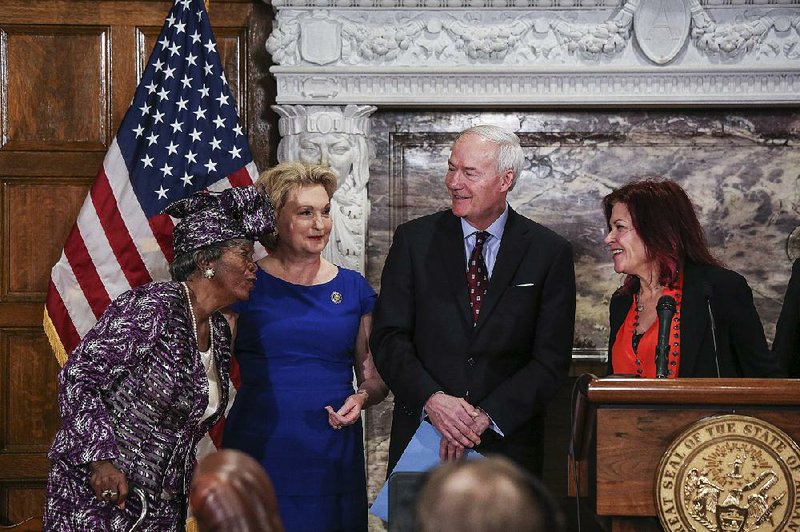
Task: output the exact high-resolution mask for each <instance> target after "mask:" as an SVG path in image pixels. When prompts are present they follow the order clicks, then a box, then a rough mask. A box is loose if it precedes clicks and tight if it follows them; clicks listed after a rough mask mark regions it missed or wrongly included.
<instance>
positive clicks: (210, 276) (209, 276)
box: [203, 266, 216, 279]
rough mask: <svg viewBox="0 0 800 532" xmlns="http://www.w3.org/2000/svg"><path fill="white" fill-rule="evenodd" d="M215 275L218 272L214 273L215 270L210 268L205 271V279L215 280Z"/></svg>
mask: <svg viewBox="0 0 800 532" xmlns="http://www.w3.org/2000/svg"><path fill="white" fill-rule="evenodd" d="M215 273H216V272H215V271H214V268H212V267H211V266H209V267H208V268H206V269H205V270H203V277H205V278H206V279H213V278H214V274H215Z"/></svg>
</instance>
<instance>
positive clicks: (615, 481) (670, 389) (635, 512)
mask: <svg viewBox="0 0 800 532" xmlns="http://www.w3.org/2000/svg"><path fill="white" fill-rule="evenodd" d="M585 377H586V376H585ZM579 384H582V386H581V388H582V389H580V390H579V392H578V397H577V400H576V404H575V415H574V419H573V442H574V443H573V449H572V453H571V454H572V455H573V456H574V457H575V462H573V461H572V459H571V461H570V469H571V470H572V469H573V468H574V466H575V464H576V463H577V469H578V470H579V471H581V472H582V476H584V479H582V480H585V482H581V484H582V486H581V494H582V495H588V496H589V498H588V500H589V501H590V505H591V506H592V510H593V511H594V513H595V514H596V515H597V516H598V517H599V518H600V520H602V521H606V522H609V521H610V529H611V530H613V531H615V532H617V531H636V532H644V531H647V530H661V526H660V525H659V522H658V513H657V508H656V499H655V482H656V473H657V469H658V466H659V462H660V460H661V458H662V456H663V455H664V453H665V452H666V451H667V450H668V449H669V448H670V445H671V444H672V442H673V440H675V438H676V437H677V436H679V435H680V434H681V433H682V432H683V431H685V430H686V429H687V428H688V427H690V426H691V425H692V424H694V423H695V422H697V421H699V420H702V419H704V418H707V417H710V416H719V415H725V414H740V415H744V416H752V417H755V418H758V419H760V420H763V421H766V422H768V423H771V424H772V425H774V426H775V427H777V428H779V429H781V430H782V431H783V432H785V433H786V435H788V436H789V437H790V438H791V439H793V440H794V441H795V442H800V381H798V380H790V379H636V378H616V377H606V378H603V379H598V378H588V377H587V378H584V379H583V380H582V382H581V380H579ZM571 491H573V492H574V489H571ZM571 494H574V493H571Z"/></svg>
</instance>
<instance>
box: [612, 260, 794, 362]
mask: <svg viewBox="0 0 800 532" xmlns="http://www.w3.org/2000/svg"><path fill="white" fill-rule="evenodd" d="M634 288H638V287H634ZM632 298H633V296H632V295H631V294H620V293H619V292H617V293H615V294H614V295H613V296H612V298H611V305H610V307H611V308H610V315H611V337H610V339H609V341H608V366H609V373H613V368H612V364H611V348H612V347H613V345H614V340H615V339H616V336H617V331H618V330H619V329H620V327H621V326H622V323H623V322H624V321H625V316H626V314H627V313H628V309H629V308H630V306H631V301H632ZM709 298H710V300H711V309H712V312H713V314H714V322H715V324H716V333H717V345H718V357H716V358H718V360H719V375H717V365H716V362H715V356H714V342H713V338H712V335H711V319H710V317H709V313H708V299H709ZM680 318H681V321H680V324H681V325H680V327H681V365H680V370H679V376H680V377H717V376H720V377H781V376H783V371H782V370H781V368H780V365H779V364H778V359H777V357H775V356H774V355H772V354H771V353H770V351H769V348H768V347H767V340H766V338H765V337H764V328H763V327H762V326H761V319H760V318H759V317H758V313H757V312H756V308H755V306H754V305H753V292H752V291H751V290H750V287H749V286H748V284H747V281H746V280H745V279H744V277H742V276H741V275H739V274H738V273H736V272H734V271H731V270H726V269H725V268H719V267H717V266H701V265H696V264H687V265H686V267H685V268H684V275H683V296H682V302H681V316H680ZM653 356H655V354H654V355H653Z"/></svg>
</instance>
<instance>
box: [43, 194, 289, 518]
mask: <svg viewBox="0 0 800 532" xmlns="http://www.w3.org/2000/svg"><path fill="white" fill-rule="evenodd" d="M166 212H167V214H170V215H171V216H174V217H176V218H181V221H180V222H179V223H178V224H177V225H176V227H175V231H174V248H175V260H174V261H173V262H172V264H171V265H170V273H171V274H172V278H173V281H167V282H153V283H149V284H146V285H144V286H141V287H139V288H135V289H133V290H130V291H128V292H126V293H124V294H122V295H121V296H119V297H118V298H117V299H116V300H114V302H112V303H111V305H109V307H108V309H107V310H106V311H105V313H104V314H103V316H102V317H101V318H100V320H99V321H98V322H97V324H96V325H95V326H94V327H93V328H92V329H91V330H90V331H89V332H88V333H87V334H86V336H85V337H84V338H83V340H82V341H81V343H80V345H78V347H77V348H76V349H75V351H73V353H72V354H71V356H70V358H69V360H68V361H67V364H66V365H65V366H64V369H63V370H62V371H61V374H60V375H59V384H60V391H59V406H60V409H61V418H62V425H61V429H60V430H59V431H58V433H57V434H56V438H55V441H54V442H53V445H52V447H51V449H50V453H49V457H50V460H51V466H50V474H49V478H48V483H47V502H46V505H45V512H44V529H45V530H57V531H64V530H92V531H94V530H114V531H116V530H125V531H127V530H129V529H130V528H131V527H132V526H133V524H134V523H135V522H136V520H137V518H138V517H139V515H140V513H141V509H142V506H143V501H142V497H143V498H144V499H145V500H146V503H147V507H148V512H147V517H146V518H145V520H144V522H142V523H141V524H140V528H139V530H182V529H183V528H184V523H185V518H186V507H187V490H188V487H189V482H190V481H191V477H192V470H193V467H194V461H195V449H196V446H197V443H198V441H199V440H200V439H201V438H202V437H203V436H204V435H205V433H206V432H207V431H208V429H209V427H211V426H212V425H213V424H214V423H215V422H216V421H217V420H218V419H219V418H220V416H221V415H222V414H223V412H224V411H225V407H226V405H227V402H228V387H227V383H228V377H229V368H230V340H231V333H230V328H229V327H228V324H227V322H226V320H225V318H224V317H223V315H222V314H221V313H220V312H219V309H221V308H223V307H226V306H228V305H230V304H231V303H234V302H236V301H242V300H246V299H247V297H248V296H249V294H250V291H251V290H252V289H253V286H254V282H255V271H256V266H255V263H254V262H253V256H252V255H253V242H252V241H253V240H255V239H261V238H263V237H264V236H265V235H266V234H268V233H270V232H271V231H272V230H273V227H274V218H273V214H272V210H271V207H270V204H269V201H268V200H267V198H266V197H265V196H264V195H262V194H260V193H258V192H257V191H256V190H255V189H254V188H253V187H241V188H234V189H229V190H226V191H224V192H222V193H220V194H209V193H198V194H195V195H193V196H191V197H189V198H186V199H184V200H181V201H179V202H176V203H173V204H172V205H170V206H169V207H168V208H167V210H166ZM134 488H138V489H137V494H138V495H139V496H138V497H130V494H131V492H132V490H134Z"/></svg>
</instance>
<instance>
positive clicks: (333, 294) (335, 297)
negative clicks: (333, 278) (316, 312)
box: [331, 290, 342, 305]
mask: <svg viewBox="0 0 800 532" xmlns="http://www.w3.org/2000/svg"><path fill="white" fill-rule="evenodd" d="M331 301H333V302H334V303H335V304H336V305H338V304H339V303H341V302H342V294H340V293H339V292H337V291H336V290H334V291H333V292H331Z"/></svg>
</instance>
